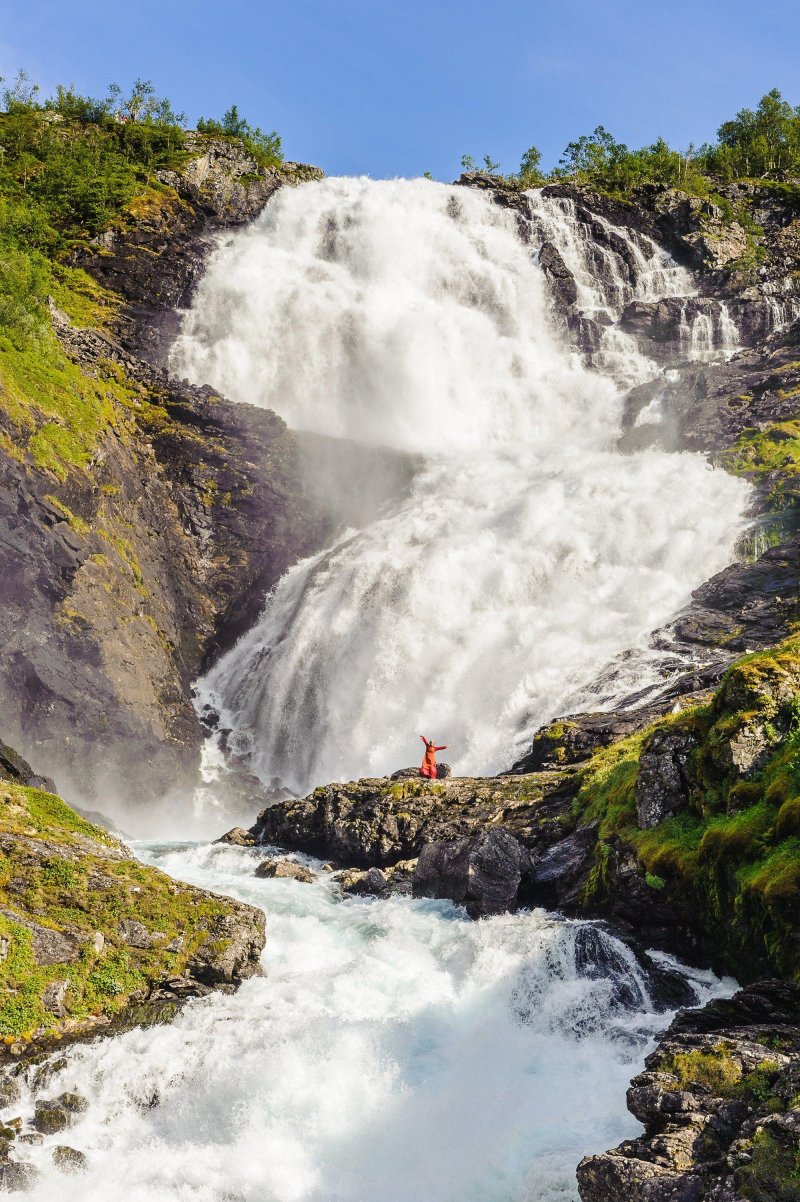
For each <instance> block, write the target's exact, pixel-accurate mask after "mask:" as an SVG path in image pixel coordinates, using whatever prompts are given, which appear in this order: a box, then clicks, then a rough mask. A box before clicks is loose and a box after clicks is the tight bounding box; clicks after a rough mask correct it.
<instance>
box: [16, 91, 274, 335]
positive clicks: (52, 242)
mask: <svg viewBox="0 0 800 1202" xmlns="http://www.w3.org/2000/svg"><path fill="white" fill-rule="evenodd" d="M2 83H3V81H2V80H1V79H0V84H2ZM0 98H2V102H3V107H4V109H5V112H4V113H3V114H2V115H1V116H0V339H2V338H3V337H6V338H9V337H10V338H12V339H16V340H17V341H19V340H20V339H25V338H27V337H28V336H29V335H30V334H31V333H32V332H33V331H34V330H36V329H37V328H38V327H39V326H40V325H41V321H42V316H43V312H44V302H45V299H46V297H47V295H48V294H52V293H53V292H54V291H55V284H56V283H57V279H56V278H55V277H58V275H59V262H60V261H61V260H62V259H64V258H65V257H66V256H67V255H68V253H69V252H70V251H71V250H72V249H73V248H74V247H75V245H76V244H79V243H80V242H81V241H82V240H85V239H87V238H91V237H93V236H95V235H96V234H97V233H99V232H100V231H101V230H103V229H105V228H107V227H108V225H109V224H110V223H111V222H112V221H113V220H115V219H116V218H117V217H118V215H119V214H120V212H121V211H122V210H123V208H124V206H125V205H126V204H128V203H129V202H130V201H131V200H132V199H133V197H134V196H136V195H138V194H140V193H142V192H143V191H144V190H146V188H147V187H149V186H152V185H153V182H154V172H155V171H156V170H158V169H159V168H164V167H169V166H172V165H176V164H178V163H179V162H180V161H181V159H182V158H183V157H184V155H185V153H186V152H185V140H186V131H185V128H184V127H185V124H186V119H185V116H184V114H183V113H176V112H175V110H174V109H173V107H172V104H171V102H170V101H169V100H168V99H167V98H166V97H163V96H159V95H158V94H157V93H156V90H155V88H154V87H153V85H152V84H151V83H150V82H149V81H147V80H140V79H137V80H136V81H135V83H134V84H133V85H132V87H131V88H130V89H129V90H128V91H127V92H126V91H123V89H122V88H120V87H119V86H118V85H117V84H112V85H111V87H110V88H109V90H108V94H107V96H106V97H105V98H103V99H102V100H97V99H94V98H92V97H89V96H82V95H80V94H79V93H78V92H77V91H76V90H75V88H74V87H71V86H69V87H67V86H63V85H59V86H58V87H57V88H56V91H55V94H54V95H53V96H51V97H48V98H47V99H42V98H41V97H40V94H39V88H38V86H37V85H36V84H34V83H32V81H31V80H30V79H29V78H28V77H27V76H26V75H25V73H24V72H20V73H19V74H18V75H17V78H16V80H15V81H14V82H13V83H12V84H10V85H8V86H6V87H5V88H4V89H2V90H1V91H0ZM198 129H199V130H200V132H201V133H206V134H209V135H213V136H215V137H224V138H229V139H231V140H233V141H237V142H240V143H241V144H242V145H244V147H245V148H246V149H247V151H248V152H249V153H250V154H251V156H252V157H253V159H254V160H255V161H256V162H257V163H258V164H259V166H271V165H278V164H280V162H281V161H282V157H281V141H280V138H279V136H278V135H277V134H276V133H274V132H273V133H269V134H265V133H264V132H263V131H262V130H260V129H258V128H256V127H253V126H251V125H250V124H249V122H248V121H247V120H246V119H245V118H243V117H241V116H240V114H239V112H238V110H237V108H236V106H235V105H234V106H232V107H231V108H230V109H229V110H228V112H227V113H226V114H225V116H224V117H223V118H222V120H221V121H215V120H211V119H209V120H206V121H200V122H199V123H198Z"/></svg>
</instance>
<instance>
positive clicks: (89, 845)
mask: <svg viewBox="0 0 800 1202" xmlns="http://www.w3.org/2000/svg"><path fill="white" fill-rule="evenodd" d="M0 849H1V852H0V940H2V944H0V946H2V947H4V948H5V956H4V957H3V958H2V959H0V1037H4V1038H5V1039H6V1040H7V1042H13V1041H17V1040H19V1039H20V1038H21V1039H23V1040H25V1039H32V1038H33V1037H34V1035H36V1036H37V1038H38V1037H41V1036H42V1035H44V1034H47V1033H49V1032H53V1031H57V1030H59V1029H62V1028H63V1027H64V1024H65V1020H66V1021H67V1023H69V1022H73V1023H74V1022H75V1021H77V1020H82V1019H86V1018H88V1017H91V1016H96V1015H107V1016H112V1015H114V1014H117V1013H119V1012H120V1011H121V1010H123V1009H125V1008H126V1007H127V1006H128V1005H129V1004H130V1003H131V1001H132V1000H133V1001H135V1000H141V999H142V998H144V997H145V996H146V994H147V991H148V990H149V988H150V987H151V986H153V985H157V984H159V983H160V982H162V981H164V980H165V979H167V978H171V977H176V976H181V975H182V974H183V973H185V971H186V967H187V964H188V962H189V961H190V960H191V959H192V957H193V956H194V954H195V953H196V952H197V950H198V948H199V947H200V945H201V944H202V945H204V953H205V950H208V949H210V948H211V946H212V943H213V947H214V948H216V950H217V951H218V952H219V951H223V950H224V948H225V946H226V944H227V941H226V939H225V938H221V937H220V935H219V933H218V931H217V930H216V928H215V922H216V920H219V919H221V918H223V917H225V916H226V915H228V914H229V913H230V905H229V903H228V902H227V901H226V899H224V898H217V897H213V896H211V895H206V894H203V893H200V892H199V891H198V890H196V889H192V888H191V887H189V886H186V885H181V884H178V883H177V882H175V881H173V880H171V878H169V877H167V876H166V875H165V874H164V873H162V872H159V871H158V870H157V869H154V868H149V867H145V866H144V865H142V864H140V863H138V862H137V861H135V860H133V859H131V858H130V857H129V855H128V854H127V851H126V849H125V848H124V847H123V845H122V844H120V843H119V841H118V840H117V839H115V838H114V837H113V836H112V835H110V834H109V833H108V832H107V831H104V830H102V829H101V828H100V827H97V826H94V825H93V824H92V823H91V822H88V821H87V820H86V819H84V818H82V817H81V816H80V815H79V814H77V813H76V812H75V811H74V810H73V809H72V808H71V807H70V806H68V805H67V804H66V803H65V802H63V801H62V800H61V799H60V798H59V797H56V796H55V795H53V794H50V793H44V792H41V791H40V790H38V789H31V788H25V787H23V786H18V785H12V784H8V783H5V782H0ZM132 924H138V925H135V926H134V925H132ZM131 931H134V936H133V937H131V934H130V932H131ZM126 932H128V933H127V935H126ZM48 937H49V938H53V939H55V940H56V941H57V942H56V944H55V947H56V951H55V952H52V951H51V954H49V955H42V954H41V944H42V941H43V940H44V942H45V943H46V942H47V939H48ZM58 941H60V942H58ZM148 943H149V946H146V944H148ZM137 944H140V945H141V946H137ZM37 946H38V947H39V950H38V952H37ZM51 946H52V945H51ZM53 960H55V962H52V961H53ZM48 986H50V987H51V988H50V989H48ZM53 986H58V987H59V988H58V989H57V990H54V989H53V988H52V987H53ZM56 997H60V999H61V1000H60V1002H59V1004H58V1007H57V1010H54V1009H53V1008H52V1007H53V1005H54V999H55V998H56Z"/></svg>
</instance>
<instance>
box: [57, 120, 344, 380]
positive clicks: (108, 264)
mask: <svg viewBox="0 0 800 1202" xmlns="http://www.w3.org/2000/svg"><path fill="white" fill-rule="evenodd" d="M186 149H187V151H188V152H189V155H190V156H191V157H190V158H189V160H188V161H187V163H186V164H184V165H183V166H182V167H181V168H180V169H179V170H174V171H172V170H164V171H159V172H157V173H156V174H157V178H158V179H159V181H160V182H161V183H162V184H165V185H167V187H168V188H170V189H172V190H173V191H172V194H171V195H170V194H169V193H167V194H166V195H165V198H164V199H163V201H162V203H160V204H157V205H156V204H154V205H151V206H150V207H149V208H147V209H146V210H145V211H144V212H143V213H142V214H140V216H139V217H138V219H137V220H136V221H135V222H131V223H129V224H128V226H127V227H121V228H120V229H117V230H113V229H112V230H109V231H107V232H106V233H105V234H103V235H102V236H101V238H100V239H98V246H97V250H96V251H95V250H81V251H80V252H79V253H78V255H77V256H76V262H77V263H78V264H79V265H80V266H81V267H84V268H85V269H86V270H87V271H89V272H90V273H91V274H92V275H93V276H94V277H95V278H96V279H97V280H98V281H99V282H100V283H101V284H103V285H104V286H105V287H107V288H111V289H113V291H115V292H117V293H118V294H119V295H120V296H121V297H123V298H124V301H125V304H124V308H123V310H122V313H121V315H120V319H119V334H120V336H121V338H122V340H123V342H124V344H125V346H126V347H127V348H128V349H129V350H132V351H133V352H134V353H136V354H137V355H141V356H142V357H143V358H144V359H146V360H147V361H148V362H151V363H155V364H161V363H163V361H164V356H165V354H166V351H167V349H168V347H169V344H170V342H171V341H172V339H173V338H174V336H175V334H177V332H178V328H179V323H178V318H177V315H176V313H175V310H176V309H177V308H178V307H185V306H186V305H187V304H188V303H189V300H190V298H191V293H192V289H193V287H194V285H195V284H196V283H197V281H198V280H199V278H200V276H201V275H202V272H203V266H204V263H205V259H206V257H207V255H208V252H209V250H210V249H211V244H212V239H213V236H214V234H215V233H216V232H218V231H220V230H222V229H225V228H229V227H232V226H238V225H243V224H244V223H246V222H248V221H252V219H253V218H254V217H257V216H258V214H259V213H260V212H261V211H262V209H263V208H264V206H265V205H266V204H267V202H268V201H269V200H270V198H271V197H272V196H273V195H274V194H275V193H276V192H277V191H278V189H279V188H281V187H284V186H292V185H294V184H298V183H302V182H304V181H306V180H311V179H319V178H321V177H322V172H321V171H320V170H319V169H318V168H315V167H306V166H302V165H300V164H297V163H286V164H284V165H283V167H281V168H280V169H278V168H275V167H266V168H262V167H259V166H258V164H257V163H256V162H255V161H254V160H253V159H251V158H250V156H249V155H248V153H247V152H246V150H244V148H243V147H241V146H238V145H235V144H232V143H230V142H227V141H226V140H225V139H222V138H207V137H204V136H202V135H197V134H189V135H188V136H187V139H186Z"/></svg>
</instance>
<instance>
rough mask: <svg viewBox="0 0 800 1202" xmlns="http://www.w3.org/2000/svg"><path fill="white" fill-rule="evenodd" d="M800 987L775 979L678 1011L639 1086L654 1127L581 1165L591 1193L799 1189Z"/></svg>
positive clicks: (633, 1104)
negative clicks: (796, 1184) (795, 1186)
mask: <svg viewBox="0 0 800 1202" xmlns="http://www.w3.org/2000/svg"><path fill="white" fill-rule="evenodd" d="M799 1024H800V987H798V986H797V985H792V984H788V983H786V982H782V981H776V980H768V981H764V982H759V983H758V984H755V985H751V986H750V987H749V988H747V989H744V990H742V991H741V992H740V993H737V994H736V995H735V996H734V997H733V998H731V999H729V1000H724V1001H723V1000H719V1001H712V1002H709V1003H708V1005H706V1006H705V1007H704V1008H703V1009H702V1010H699V1011H689V1012H685V1013H683V1014H679V1016H678V1017H677V1018H676V1019H675V1021H674V1022H673V1024H672V1026H671V1027H670V1028H669V1030H668V1031H667V1033H666V1035H665V1036H664V1038H663V1039H662V1041H661V1043H660V1044H659V1046H658V1048H657V1049H656V1050H655V1051H654V1052H653V1053H652V1054H651V1055H650V1056H648V1058H647V1060H646V1061H645V1071H644V1072H642V1073H640V1074H639V1075H638V1076H637V1077H634V1079H633V1081H632V1082H631V1087H630V1089H629V1090H628V1109H629V1110H630V1111H631V1113H632V1114H633V1115H635V1117H636V1118H637V1119H639V1120H640V1122H642V1123H643V1124H644V1127H645V1130H644V1133H643V1135H641V1136H638V1137H637V1138H635V1139H630V1140H625V1142H624V1143H622V1144H620V1145H619V1147H617V1148H614V1149H613V1150H612V1151H610V1152H606V1153H603V1154H601V1155H599V1156H587V1157H585V1158H584V1159H583V1160H582V1161H581V1163H580V1165H579V1166H578V1184H579V1189H580V1195H581V1198H582V1199H583V1202H618V1200H619V1199H620V1198H636V1199H637V1200H641V1202H737V1200H738V1199H756V1200H762V1199H763V1200H764V1202H766V1200H767V1199H769V1200H770V1202H777V1200H778V1199H782V1198H787V1199H788V1198H790V1197H791V1196H792V1193H791V1192H790V1191H791V1189H792V1186H791V1182H793V1181H794V1180H795V1178H796V1167H795V1166H796V1164H797V1157H798V1155H799V1154H800V1111H798V1110H797V1108H796V1107H797V1096H798V1089H799V1088H800V1026H799Z"/></svg>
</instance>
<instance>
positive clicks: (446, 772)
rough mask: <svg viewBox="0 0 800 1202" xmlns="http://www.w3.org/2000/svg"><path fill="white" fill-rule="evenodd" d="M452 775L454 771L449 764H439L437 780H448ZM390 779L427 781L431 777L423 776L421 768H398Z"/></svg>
mask: <svg viewBox="0 0 800 1202" xmlns="http://www.w3.org/2000/svg"><path fill="white" fill-rule="evenodd" d="M451 773H452V769H451V767H450V765H449V764H437V765H436V779H437V780H446V779H447V777H448V776H450V775H451ZM389 779H390V780H421V781H426V780H428V779H429V777H427V776H423V775H422V773H421V772H420V770H419V768H398V770H397V771H396V772H393V773H392V775H391V777H390V778H389Z"/></svg>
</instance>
